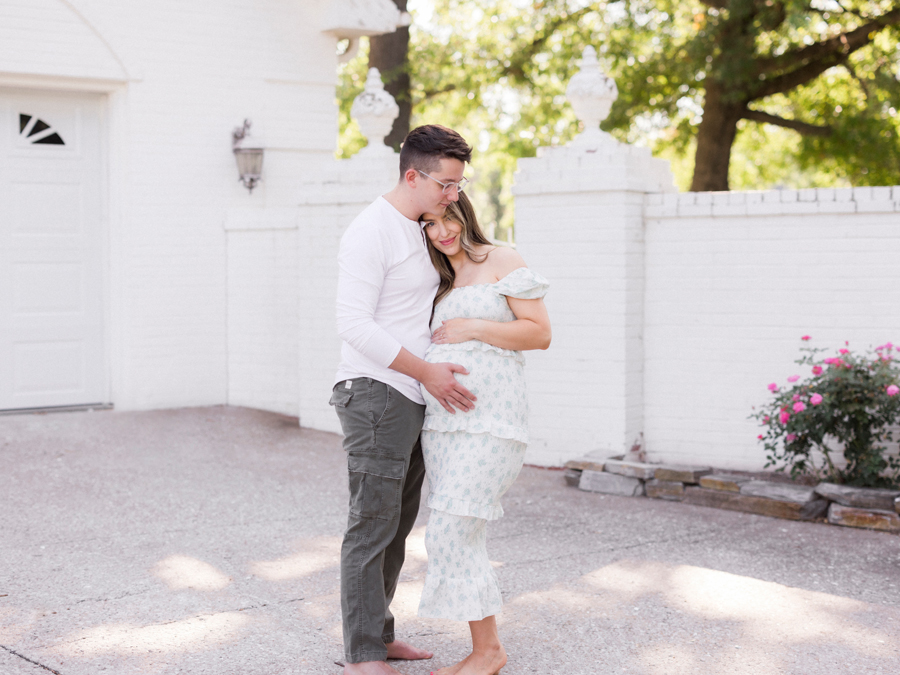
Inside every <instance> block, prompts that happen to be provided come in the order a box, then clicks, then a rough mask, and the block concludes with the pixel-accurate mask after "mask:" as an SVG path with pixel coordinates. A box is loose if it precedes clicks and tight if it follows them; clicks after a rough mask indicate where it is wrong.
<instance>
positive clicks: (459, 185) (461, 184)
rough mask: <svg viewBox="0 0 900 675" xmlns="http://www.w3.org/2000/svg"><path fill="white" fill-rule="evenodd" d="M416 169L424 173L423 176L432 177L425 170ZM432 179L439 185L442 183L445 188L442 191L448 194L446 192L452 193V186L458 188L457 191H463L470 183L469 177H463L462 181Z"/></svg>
mask: <svg viewBox="0 0 900 675" xmlns="http://www.w3.org/2000/svg"><path fill="white" fill-rule="evenodd" d="M416 171H418V172H419V173H420V174H422V175H423V176H425V178H431V176H429V175H428V174H427V173H425V172H424V171H421V170H420V169H416ZM431 180H433V181H434V182H435V183H437V184H438V185H440V186H441V187H443V188H444V189H443V190H441V192H443V193H444V194H445V195H446V194H449V193H450V190H451V189H452V188H456V191H457V192H462V191H463V190H465V189H466V185H468V184H469V179H468V178H463V179H462V180H461V181H459V182H458V183H442V182H441V181H439V180H438V179H437V178H431Z"/></svg>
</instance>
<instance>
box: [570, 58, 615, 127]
mask: <svg viewBox="0 0 900 675" xmlns="http://www.w3.org/2000/svg"><path fill="white" fill-rule="evenodd" d="M578 65H579V66H580V70H579V71H578V73H576V74H575V76H574V77H573V78H572V79H571V80H570V81H569V86H568V87H566V98H568V99H569V103H570V104H571V106H572V109H573V110H574V111H575V116H576V117H578V119H579V120H581V121H582V123H583V124H584V131H583V132H582V133H581V135H580V136H579V138H578V139H577V140H576V143H579V144H580V143H584V142H588V143H591V142H597V141H600V142H602V141H603V140H604V138H605V137H607V134H605V133H604V132H602V131H600V128H599V127H600V122H602V121H603V120H605V119H606V117H607V116H608V115H609V109H610V108H611V107H612V104H613V101H615V100H616V98H618V96H619V90H618V88H617V87H616V83H615V81H614V80H613V79H612V78H611V77H609V76H607V75H606V74H605V73H603V71H601V70H600V64H599V63H598V62H597V52H596V51H595V50H594V48H593V47H591V46H587V47H585V48H584V52H583V53H582V56H581V61H580V62H579V64H578ZM610 140H611V138H610Z"/></svg>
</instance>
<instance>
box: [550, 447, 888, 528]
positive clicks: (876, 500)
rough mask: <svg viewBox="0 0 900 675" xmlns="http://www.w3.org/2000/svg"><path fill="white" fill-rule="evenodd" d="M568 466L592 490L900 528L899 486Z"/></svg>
mask: <svg viewBox="0 0 900 675" xmlns="http://www.w3.org/2000/svg"><path fill="white" fill-rule="evenodd" d="M565 467H566V481H567V482H568V483H569V484H570V485H573V486H577V487H578V488H579V489H581V490H585V491H588V492H600V493H603V494H612V495H620V496H625V497H643V496H646V497H649V498H651V499H664V500H667V501H676V502H683V503H685V504H694V505H697V506H709V507H713V508H719V509H727V510H730V511H743V512H746V513H755V514H758V515H763V516H771V517H773V518H786V519H788V520H805V521H819V522H826V523H829V524H831V525H839V526H843V527H861V528H866V529H871V530H879V531H881V532H889V533H893V534H898V533H900V490H884V489H876V488H857V487H848V486H845V485H837V484H834V483H819V484H818V485H815V486H805V485H796V484H793V483H784V482H774V481H767V480H759V479H755V478H753V477H751V476H746V475H741V474H740V473H729V472H727V471H718V470H716V469H714V468H713V467H709V466H695V465H681V464H649V463H646V462H631V461H627V460H624V459H622V458H621V457H611V458H609V459H595V458H589V457H587V458H583V459H575V460H571V461H569V462H566V465H565Z"/></svg>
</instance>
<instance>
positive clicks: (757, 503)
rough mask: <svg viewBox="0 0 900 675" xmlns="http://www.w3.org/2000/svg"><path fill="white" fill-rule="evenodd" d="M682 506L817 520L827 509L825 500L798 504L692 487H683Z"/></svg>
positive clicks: (727, 491)
mask: <svg viewBox="0 0 900 675" xmlns="http://www.w3.org/2000/svg"><path fill="white" fill-rule="evenodd" d="M684 503H685V504H696V505H697V506H711V507H713V508H717V509H727V510H728V511H744V512H745V513H755V514H758V515H760V516H771V517H773V518H786V519H788V520H817V519H819V518H822V517H823V516H824V515H825V513H826V512H827V510H828V500H827V499H813V500H812V501H809V502H806V503H805V504H801V503H799V502H796V501H782V500H778V499H770V498H768V497H756V496H752V495H744V494H741V493H739V492H732V491H730V490H712V489H707V488H703V487H696V486H693V485H689V486H686V487H685V488H684Z"/></svg>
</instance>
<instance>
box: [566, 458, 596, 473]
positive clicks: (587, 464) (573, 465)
mask: <svg viewBox="0 0 900 675" xmlns="http://www.w3.org/2000/svg"><path fill="white" fill-rule="evenodd" d="M604 463H605V460H602V459H593V458H591V457H582V458H581V459H570V460H569V461H568V462H566V468H567V469H576V470H578V471H584V470H585V469H590V470H591V471H603V466H604Z"/></svg>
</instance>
